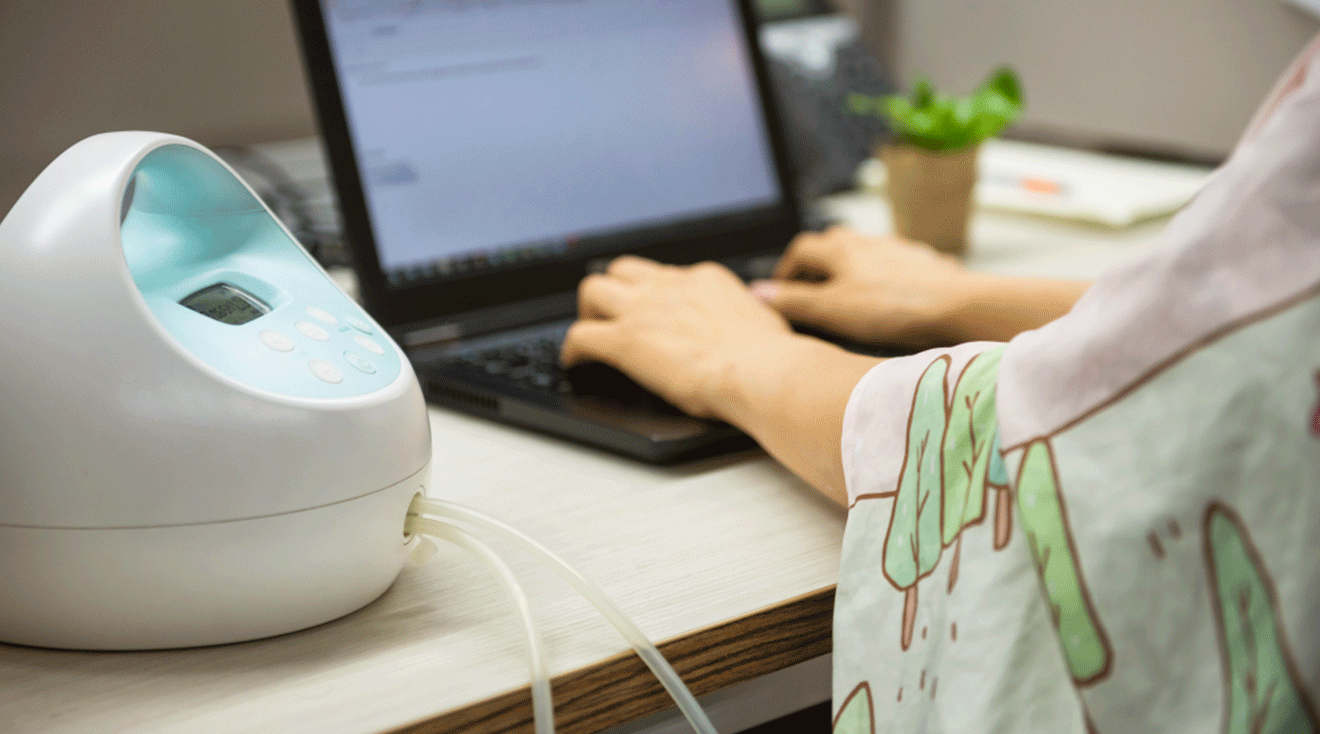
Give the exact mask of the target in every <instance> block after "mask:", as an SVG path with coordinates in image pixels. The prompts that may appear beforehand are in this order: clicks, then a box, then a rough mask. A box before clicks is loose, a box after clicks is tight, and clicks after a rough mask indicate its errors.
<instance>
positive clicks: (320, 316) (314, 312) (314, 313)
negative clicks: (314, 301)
mask: <svg viewBox="0 0 1320 734" xmlns="http://www.w3.org/2000/svg"><path fill="white" fill-rule="evenodd" d="M307 315H308V316H311V317H312V318H314V319H316V320H317V321H320V322H322V323H326V324H330V325H331V326H334V325H336V324H338V323H339V319H337V318H335V317H334V316H331V315H330V314H329V313H326V312H325V311H323V310H321V309H319V308H317V307H316V306H308V307H307Z"/></svg>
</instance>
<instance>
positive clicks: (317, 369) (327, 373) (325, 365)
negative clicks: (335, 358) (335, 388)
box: [307, 359, 344, 385]
mask: <svg viewBox="0 0 1320 734" xmlns="http://www.w3.org/2000/svg"><path fill="white" fill-rule="evenodd" d="M307 369H309V370H311V371H312V374H313V375H316V376H317V377H319V378H321V379H322V380H325V381H326V382H328V383H330V384H331V385H337V384H339V383H341V382H343V381H344V373H343V372H340V371H339V368H338V367H336V366H334V365H332V364H330V363H329V362H327V361H325V360H324V359H313V360H312V361H310V362H308V363H307Z"/></svg>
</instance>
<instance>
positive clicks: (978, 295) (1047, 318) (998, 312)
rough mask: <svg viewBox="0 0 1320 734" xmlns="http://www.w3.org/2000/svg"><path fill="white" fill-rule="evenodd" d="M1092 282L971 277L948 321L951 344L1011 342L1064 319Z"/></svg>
mask: <svg viewBox="0 0 1320 734" xmlns="http://www.w3.org/2000/svg"><path fill="white" fill-rule="evenodd" d="M1090 285H1091V284H1090V283H1088V282H1086V281H1080V280H1057V279H1052V278H1025V277H1011V276H1002V275H989V274H985V273H976V274H969V275H968V280H967V284H966V287H965V288H964V289H962V292H961V293H960V294H959V297H958V299H957V302H956V303H955V305H954V307H953V309H952V312H951V313H950V314H949V315H948V316H947V318H945V319H944V322H945V324H946V328H947V330H948V333H947V334H944V335H942V336H944V338H945V340H946V341H948V342H949V343H959V342H968V341H1008V340H1009V339H1012V338H1013V337H1015V336H1017V335H1018V334H1020V333H1022V332H1024V331H1028V330H1030V329H1035V328H1038V327H1041V326H1044V325H1045V324H1047V323H1049V322H1051V321H1053V320H1055V319H1057V318H1059V317H1060V316H1063V315H1064V314H1066V313H1068V311H1069V310H1070V309H1071V308H1072V307H1073V304H1075V303H1076V302H1077V299H1079V298H1081V297H1082V294H1083V293H1085V292H1086V289H1087V288H1089V287H1090Z"/></svg>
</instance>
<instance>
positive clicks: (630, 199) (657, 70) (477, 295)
mask: <svg viewBox="0 0 1320 734" xmlns="http://www.w3.org/2000/svg"><path fill="white" fill-rule="evenodd" d="M294 6H295V10H296V17H297V20H298V26H299V34H300V38H301V41H302V46H303V52H304V58H305V61H306V66H307V70H308V76H309V79H310V82H311V86H312V90H313V96H314V99H315V102H316V106H317V110H318V114H319V118H320V122H321V128H322V137H323V139H324V142H325V145H326V153H327V157H328V160H329V164H330V169H331V172H332V174H333V178H334V182H335V188H336V190H337V194H338V199H339V202H340V207H341V211H342V215H343V219H344V231H345V234H346V236H347V238H348V240H349V243H350V247H351V251H352V253H353V256H354V260H355V267H356V269H357V271H358V278H359V283H360V288H361V293H362V297H363V300H364V303H365V305H366V307H367V309H368V311H370V313H371V314H372V315H373V316H374V317H375V318H376V319H377V320H378V321H379V322H380V324H381V325H382V326H383V327H385V328H386V329H388V330H389V331H390V333H391V334H392V335H393V336H394V337H395V338H396V340H397V341H398V342H399V344H400V345H402V346H403V347H404V349H405V351H407V352H408V354H409V357H410V359H411V360H412V362H413V364H414V367H415V368H416V371H417V373H418V376H419V378H420V379H421V382H422V385H423V390H424V392H425V393H426V395H427V399H428V400H430V401H432V402H434V403H436V404H440V405H444V406H448V407H451V408H456V409H458V410H462V411H466V412H469V413H473V414H477V415H482V416H486V417H490V418H493V419H496V420H500V421H505V422H508V423H513V424H517V425H522V426H526V427H530V428H534V429H537V430H540V431H547V432H551V433H554V434H556V435H560V436H563V437H566V438H570V439H573V440H577V441H584V442H587V443H591V444H594V445H597V446H600V447H603V448H607V449H610V450H613V451H617V452H622V453H626V454H629V455H632V456H635V457H638V458H642V459H646V460H649V461H656V462H667V461H674V460H679V459H683V458H687V457H693V456H700V455H705V454H709V453H714V452H721V451H727V450H733V449H737V448H742V447H747V446H750V445H751V441H750V439H748V438H747V437H746V436H745V435H743V434H742V433H741V432H739V431H737V430H736V429H734V428H733V427H731V426H729V425H727V424H723V423H719V422H713V421H705V420H699V419H695V418H691V417H688V416H685V415H682V414H681V413H679V412H678V411H676V410H674V409H673V408H671V407H669V406H667V405H665V404H664V403H663V402H662V401H660V400H658V399H657V398H654V397H653V396H650V395H649V394H647V393H645V391H643V390H641V389H640V388H637V387H636V386H635V385H634V384H632V383H631V381H629V380H627V379H626V378H623V377H622V376H621V375H619V374H618V373H616V372H614V371H613V370H609V369H604V368H600V367H588V368H585V369H583V370H579V371H576V372H575V374H572V375H565V374H563V373H562V371H560V370H559V369H558V367H557V364H556V360H557V356H558V348H559V343H560V340H561V339H562V337H563V334H564V331H565V330H566V329H567V327H568V325H569V324H570V323H571V322H572V319H573V317H574V314H575V306H576V288H577V285H578V282H579V281H580V280H581V278H582V277H583V276H584V275H585V274H586V273H588V272H591V271H592V270H593V269H597V268H600V267H602V265H603V264H604V263H606V262H608V261H609V259H611V258H612V257H614V256H617V255H619V254H623V253H636V254H640V255H643V256H647V257H652V258H655V259H658V260H661V261H664V262H671V263H690V262H697V261H701V260H709V259H715V260H721V261H724V262H726V263H728V264H730V265H731V266H732V267H735V269H738V270H740V271H741V272H742V273H743V274H744V275H745V276H749V277H751V276H756V275H758V274H760V275H764V274H765V273H766V272H767V271H768V269H769V268H770V267H772V264H773V258H774V256H775V255H776V254H777V253H779V252H782V250H783V248H784V246H785V245H786V244H787V243H788V241H789V240H790V239H791V238H792V236H793V235H794V234H796V233H797V232H798V231H799V230H800V229H801V221H800V215H799V212H798V208H797V205H796V202H795V201H794V199H793V196H792V195H791V193H790V192H791V191H792V188H791V184H790V180H789V175H788V171H787V164H786V161H787V158H786V154H785V148H784V144H783V137H782V134H781V131H780V129H779V126H778V120H777V118H776V115H775V112H774V109H773V106H772V101H771V97H770V92H769V80H768V77H767V73H766V68H765V65H764V62H763V60H762V58H761V56H760V52H759V50H758V48H757V45H756V42H755V32H756V30H755V27H754V26H755V24H754V20H753V17H752V14H751V13H752V11H751V8H750V7H749V3H748V2H746V1H742V2H740V1H738V0H415V1H412V2H396V1H386V0H320V1H318V0H305V1H304V0H298V1H297V2H295V3H294ZM758 271H759V273H758Z"/></svg>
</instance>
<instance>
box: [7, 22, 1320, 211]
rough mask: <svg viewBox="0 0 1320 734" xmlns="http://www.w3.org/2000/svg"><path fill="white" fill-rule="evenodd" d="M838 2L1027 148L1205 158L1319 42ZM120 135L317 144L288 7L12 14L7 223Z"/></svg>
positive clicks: (894, 58)
mask: <svg viewBox="0 0 1320 734" xmlns="http://www.w3.org/2000/svg"><path fill="white" fill-rule="evenodd" d="M455 1H460V2H462V1H466V2H494V1H498V0H455ZM822 1H823V0H822ZM839 2H840V6H841V7H842V8H843V9H845V10H847V11H849V12H850V13H852V14H854V16H855V17H856V18H858V19H859V20H860V23H861V35H862V37H863V40H864V42H865V43H866V45H867V46H869V48H870V50H871V52H872V53H873V54H874V57H875V58H876V59H877V60H878V62H879V63H880V64H881V65H883V68H884V71H885V73H886V74H888V75H889V78H892V79H893V80H894V81H895V82H897V83H899V84H903V85H906V84H908V83H910V82H911V81H912V80H913V79H914V78H916V77H917V76H927V77H929V78H930V79H931V80H932V81H934V82H935V83H936V84H937V85H940V86H943V87H945V88H948V89H950V90H952V91H958V92H962V91H967V90H969V89H971V88H972V87H974V86H975V85H976V84H977V83H979V82H980V81H981V79H982V78H983V77H984V75H985V73H986V72H987V70H988V69H990V68H991V67H992V66H994V65H996V64H998V63H1000V62H1008V63H1011V64H1013V65H1014V66H1016V67H1017V69H1018V70H1019V72H1020V75H1021V77H1022V80H1023V84H1024V87H1025V89H1026V92H1027V97H1028V105H1027V111H1026V114H1025V116H1024V118H1023V119H1022V121H1021V123H1020V124H1019V125H1018V129H1017V131H1016V132H1017V134H1019V135H1023V136H1029V137H1036V138H1040V139H1053V140H1059V141H1066V142H1072V143H1074V144H1080V145H1085V146H1092V147H1100V148H1110V149H1122V150H1129V151H1145V152H1150V153H1154V154H1158V155H1169V156H1174V157H1185V158H1189V159H1193V160H1206V161H1213V160H1216V159H1219V158H1222V157H1223V156H1224V154H1226V153H1227V151H1228V150H1229V149H1230V148H1231V147H1232V145H1233V143H1234V141H1235V140H1236V138H1237V136H1238V134H1239V133H1240V132H1241V130H1242V128H1243V126H1244V125H1245V123H1246V122H1247V120H1248V118H1249V117H1250V115H1251V113H1252V111H1253V110H1254V109H1255V106H1256V105H1257V103H1258V102H1259V100H1260V98H1261V97H1262V96H1263V95H1264V94H1265V92H1266V91H1267V90H1268V88H1269V87H1270V85H1271V84H1272V82H1273V81H1274V79H1275V78H1276V77H1277V75H1278V74H1279V73H1280V71H1281V70H1282V68H1283V66H1284V65H1285V64H1286V63H1287V62H1288V60H1289V59H1290V58H1291V57H1292V56H1293V55H1294V54H1295V53H1296V52H1297V51H1298V50H1299V49H1300V48H1301V47H1302V46H1303V45H1304V44H1305V43H1306V42H1307V41H1308V40H1309V39H1310V38H1311V37H1312V36H1313V35H1314V34H1315V33H1316V30H1317V20H1316V18H1315V16H1314V15H1311V14H1309V13H1308V12H1307V11H1305V10H1303V9H1302V7H1303V6H1305V5H1307V4H1308V3H1309V2H1311V0H1293V2H1281V1H1280V0H1158V1H1157V2H1151V0H1049V1H1048V2H1042V1H1041V0H839ZM1294 2H1295V3H1296V4H1295V5H1294V4H1293V3H1294ZM797 5H799V3H792V2H789V3H784V2H774V1H769V2H763V7H766V8H769V9H770V11H771V13H772V14H773V13H774V12H777V11H776V10H775V8H776V7H778V8H785V7H788V10H787V11H786V12H784V13H783V14H784V15H785V16H786V17H791V16H793V15H794V14H795V12H796V11H795V10H794V8H793V6H797ZM123 129H152V130H159V131H164V132H172V133H177V134H181V135H185V136H188V137H191V138H194V139H196V140H198V141H199V142H201V143H203V144H206V145H209V146H223V145H246V144H253V143H259V142H267V141H274V140H284V139H291V138H299V137H306V136H310V135H314V134H315V133H316V123H315V119H314V117H313V113H312V108H311V102H310V100H309V97H308V94H307V91H306V89H305V86H304V80H303V72H302V66H301V60H300V57H299V50H298V47H297V41H296V38H295V34H294V30H293V26H292V23H291V19H290V12H289V9H288V7H287V6H286V4H285V3H284V1H283V0H228V1H225V2H208V1H204V0H115V1H114V2H110V1H109V0H106V1H102V2H95V1H89V0H42V1H40V2H38V1H36V0H0V211H7V210H8V208H9V207H10V206H11V205H12V203H13V201H14V200H15V199H16V198H17V196H18V195H19V194H20V193H21V192H22V190H23V189H24V188H25V187H26V186H27V184H28V183H29V182H30V181H31V180H32V178H33V177H34V176H36V174H37V173H38V172H40V170H41V169H42V167H44V166H45V165H46V164H47V163H48V162H49V161H50V160H51V159H52V158H54V157H55V156H56V155H58V154H59V153H60V152H61V151H62V150H64V149H65V148H67V147H68V146H69V145H71V144H73V143H74V142H76V141H78V140H80V139H81V138H83V137H86V136H88V135H91V134H93V133H97V132H103V131H108V130H123Z"/></svg>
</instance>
